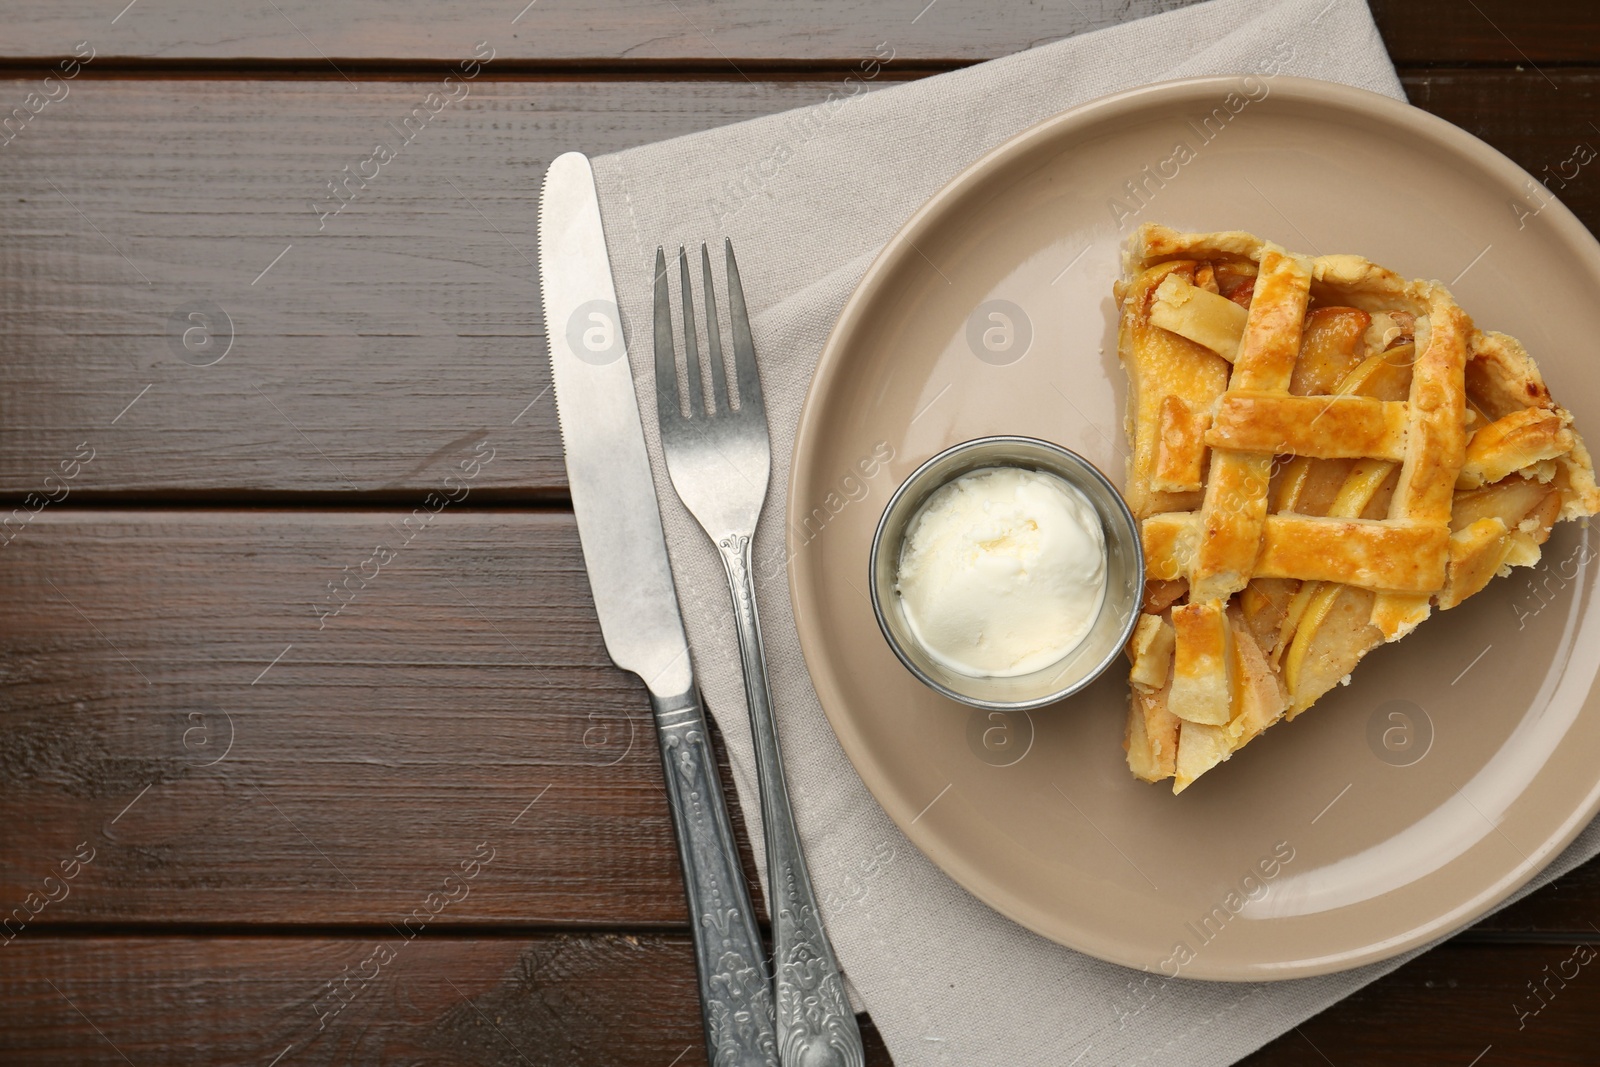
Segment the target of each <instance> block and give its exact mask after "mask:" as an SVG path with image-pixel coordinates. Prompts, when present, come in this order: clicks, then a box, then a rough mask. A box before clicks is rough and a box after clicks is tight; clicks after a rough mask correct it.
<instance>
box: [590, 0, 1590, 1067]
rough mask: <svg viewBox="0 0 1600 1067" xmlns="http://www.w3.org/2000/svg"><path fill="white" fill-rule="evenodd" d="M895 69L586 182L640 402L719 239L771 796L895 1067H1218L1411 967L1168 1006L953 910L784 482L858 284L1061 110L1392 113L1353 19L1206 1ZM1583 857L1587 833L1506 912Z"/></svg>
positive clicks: (1179, 997) (688, 555)
mask: <svg viewBox="0 0 1600 1067" xmlns="http://www.w3.org/2000/svg"><path fill="white" fill-rule="evenodd" d="M1073 6H1074V7H1076V5H1073ZM1080 10H1081V9H1080ZM893 50H894V42H893V41H885V42H883V43H881V44H879V45H877V46H876V47H875V48H874V49H873V50H871V51H870V52H867V53H865V54H863V56H862V57H861V65H860V70H861V72H862V73H861V75H858V76H854V77H852V78H848V79H841V82H840V84H839V85H838V86H837V87H836V89H835V91H833V92H831V93H829V94H828V96H827V97H826V99H824V100H822V101H820V102H819V103H817V104H816V105H814V106H812V107H809V108H802V109H799V110H798V111H792V112H788V113H784V114H779V115H773V116H769V117H766V118H760V119H755V120H752V121H748V122H742V123H738V124H736V125H732V126H727V127H723V128H721V129H715V130H710V131H707V132H704V133H698V134H692V135H690V136H687V137H680V138H677V139H675V140H671V141H666V142H663V143H660V144H654V145H647V146H644V147H641V148H635V149H630V150H628V151H625V152H619V153H616V154H613V155H609V156H603V157H600V158H598V159H596V160H594V171H595V177H596V182H597V184H598V187H599V191H600V203H601V213H602V216H603V218H604V222H605V230H606V241H607V245H608V247H609V250H610V254H611V265H612V273H613V275H614V278H615V281H616V287H617V292H618V294H619V295H620V297H621V301H622V315H623V321H624V328H625V331H626V336H627V341H628V347H629V351H630V357H631V358H632V360H633V362H634V370H635V376H636V379H637V380H638V381H640V382H645V383H648V382H650V381H651V380H652V375H653V373H654V371H653V368H652V362H653V356H652V348H651V343H650V341H649V323H650V322H651V306H650V291H651V280H652V269H653V262H654V255H655V249H656V246H657V245H664V246H667V247H669V248H670V247H673V246H676V245H678V244H680V243H681V244H683V245H686V246H690V247H692V246H693V245H695V244H698V243H699V242H701V241H714V240H715V239H716V238H718V237H721V236H728V237H731V238H732V239H733V241H734V244H735V245H736V246H737V247H738V249H739V251H740V254H741V257H740V263H739V266H740V271H741V274H742V276H743V279H744V287H745V291H746V293H747V295H748V297H749V300H750V308H751V318H752V328H753V331H754V334H755V341H756V348H757V350H758V352H759V353H760V357H761V370H762V379H763V383H764V388H765V393H766V405H767V418H768V421H769V423H770V427H771V432H772V456H773V477H772V482H771V490H770V492H769V495H768V498H767V501H766V507H765V511H764V512H763V517H762V521H761V527H760V530H759V531H758V533H757V535H756V543H755V555H756V559H757V561H758V565H757V571H758V576H759V577H758V581H759V588H758V598H759V602H760V608H761V612H762V618H763V624H764V631H765V637H766V645H767V656H768V660H769V669H770V675H771V683H772V689H773V695H774V700H775V704H776V707H777V709H778V713H779V718H780V724H779V726H780V734H781V737H782V742H783V751H784V757H785V761H786V763H787V770H788V779H789V789H790V792H791V795H792V798H793V804H794V809H795V812H796V816H797V819H798V821H799V826H800V834H801V837H802V839H803V842H804V845H805V849H806V854H807V857H808V858H809V861H810V866H811V874H812V878H813V881H814V882H815V885H816V888H817V892H818V895H819V897H820V898H821V899H822V902H823V913H824V917H825V919H826V921H827V924H828V929H829V932H830V935H831V937H832V939H833V944H834V947H835V949H836V950H837V952H838V955H839V959H840V961H841V963H842V965H843V967H844V969H845V971H846V972H847V975H848V977H849V980H850V983H851V986H852V988H853V990H854V992H855V993H856V995H857V996H858V997H859V999H860V1001H861V1002H862V1003H864V1004H865V1006H866V1007H867V1009H868V1010H870V1012H871V1014H872V1018H873V1020H874V1022H875V1023H876V1025H877V1027H878V1029H879V1030H880V1031H881V1032H882V1034H883V1037H884V1040H885V1041H886V1042H887V1044H888V1047H889V1049H890V1052H891V1053H892V1054H893V1056H894V1061H895V1063H896V1064H898V1065H900V1067H922V1065H934V1064H942V1065H948V1064H959V1065H962V1067H969V1065H984V1064H996V1065H1004V1067H1026V1065H1032V1064H1038V1065H1041V1067H1044V1065H1048V1067H1063V1065H1067V1064H1072V1065H1076V1067H1090V1065H1093V1064H1120V1065H1130V1064H1168V1063H1185V1064H1228V1063H1232V1062H1233V1061H1235V1060H1236V1059H1238V1058H1239V1057H1241V1056H1243V1055H1245V1054H1246V1053H1248V1052H1250V1051H1251V1050H1253V1049H1255V1048H1257V1047H1258V1046H1260V1045H1262V1044H1263V1043H1265V1042H1266V1041H1268V1040H1270V1039H1272V1038H1273V1037H1275V1036H1276V1035H1278V1034H1280V1033H1282V1032H1283V1031H1285V1030H1287V1029H1289V1028H1290V1027H1292V1026H1294V1025H1296V1024H1298V1023H1299V1022H1301V1021H1302V1020H1304V1019H1306V1018H1307V1017H1309V1016H1311V1015H1313V1014H1315V1013H1316V1012H1318V1011H1321V1010H1322V1009H1323V1008H1326V1007H1327V1006H1328V1005H1330V1004H1332V1003H1334V1002H1335V1001H1337V1000H1339V999H1341V998H1343V997H1345V996H1346V995H1348V994H1349V993H1351V992H1352V991H1354V990H1356V989H1358V988H1359V987H1361V986H1362V985H1364V984H1366V983H1367V982H1370V981H1372V980H1373V979H1374V978H1376V977H1378V976H1379V975H1382V974H1384V973H1387V972H1388V971H1390V970H1392V969H1394V968H1395V967H1397V966H1399V965H1400V964H1401V963H1402V962H1404V961H1405V960H1406V959H1409V958H1411V955H1416V953H1412V954H1410V955H1407V956H1405V957H1401V958H1400V959H1396V960H1392V961H1389V962H1386V963H1382V964H1376V965H1372V966H1368V967H1363V968H1360V969H1358V970H1354V971H1348V972H1345V973H1342V974H1338V975H1332V976H1328V977H1322V978H1308V979H1299V980H1294V981H1287V982H1276V983H1258V984H1231V983H1211V982H1199V981H1191V980H1184V979H1176V980H1163V979H1158V978H1155V977H1154V976H1151V975H1147V974H1144V973H1141V972H1136V971H1131V970H1127V969H1125V968H1122V967H1119V966H1116V965H1114V964H1110V963H1104V962H1102V961H1099V960H1096V959H1093V958H1091V957H1089V956H1085V955H1083V954H1081V953H1078V952H1074V951H1072V950H1070V949H1067V948H1063V947H1061V946H1059V945H1056V944H1054V943H1053V942H1050V941H1047V940H1045V939H1043V938H1040V937H1038V936H1036V935H1035V934H1032V933H1030V932H1029V931H1027V930H1025V929H1024V928H1022V927H1021V926H1018V925H1016V924H1014V923H1012V922H1011V921H1010V920H1008V919H1005V918H1003V917H1002V916H1000V915H999V914H997V913H996V912H994V911H992V910H990V909H989V908H988V907H987V906H986V905H984V904H982V903H980V902H979V901H978V900H976V899H975V898H973V897H972V896H970V895H969V894H968V893H967V892H966V891H965V890H963V889H962V888H961V887H960V886H958V885H956V884H955V883H954V882H953V881H951V880H950V879H949V878H948V877H947V876H946V875H945V874H943V873H942V872H941V871H940V870H939V869H938V868H937V867H935V866H934V865H933V864H932V863H931V862H930V861H928V860H927V859H926V858H925V857H924V856H923V855H922V854H921V853H920V852H919V851H918V850H917V849H916V847H915V846H913V845H912V844H911V843H910V842H909V841H908V840H907V839H906V838H905V837H904V836H903V835H902V834H901V833H900V831H899V830H898V828H896V826H895V825H894V823H893V822H892V821H891V820H890V819H889V818H888V816H887V815H885V814H884V812H883V810H882V809H881V808H880V807H879V806H878V804H877V802H876V801H875V800H874V799H873V798H872V796H871V794H870V793H869V792H868V791H867V789H866V786H865V785H864V784H863V783H862V781H861V780H860V778H859V777H857V775H856V773H855V771H854V769H853V768H852V767H851V765H850V762H849V760H848V759H847V758H846V756H845V754H844V752H843V751H842V750H841V749H840V748H839V745H838V742H837V741H836V740H835V738H834V736H833V733H832V731H831V730H830V729H829V727H828V722H827V719H826V717H825V716H824V714H823V712H822V709H821V707H820V706H819V704H818V702H817V697H816V694H815V692H814V691H813V689H812V686H811V681H810V677H809V676H808V674H807V672H806V666H805V663H804V661H803V660H802V658H801V654H800V647H799V641H798V637H797V636H796V632H795V626H794V620H793V614H792V606H791V604H790V600H789V590H788V586H787V577H786V574H785V570H784V567H783V566H782V561H783V560H784V559H785V546H784V529H785V525H786V523H785V518H786V516H785V496H786V493H787V487H788V481H789V466H790V463H789V460H790V455H791V452H792V450H793V446H794V435H795V428H796V425H797V423H798V420H799V415H800V408H801V405H802V403H803V402H804V399H805V395H806V391H807V388H808V387H809V385H810V382H811V377H812V372H813V370H814V369H815V367H816V362H817V359H818V357H819V355H820V354H821V351H822V347H823V344H824V342H825V340H826V338H827V335H828V333H829V331H830V330H831V329H832V327H833V323H834V321H835V319H836V318H837V316H838V314H839V311H840V310H841V308H842V307H843V305H844V303H845V300H846V299H847V298H848V297H849V295H850V293H851V292H852V290H853V289H854V288H855V285H856V283H857V281H858V280H859V279H860V277H861V275H862V273H863V272H864V271H865V269H866V268H867V266H868V264H869V263H870V262H871V260H872V258H873V257H874V256H875V255H876V254H877V252H878V250H879V249H880V248H882V247H883V245H884V243H885V242H887V241H888V240H889V238H890V237H892V236H893V235H894V233H895V232H896V231H897V230H898V229H899V227H900V226H901V224H902V223H903V222H904V221H905V220H906V219H907V218H908V217H910V215H911V214H912V212H913V211H915V210H916V208H917V207H918V206H920V205H921V204H922V202H923V201H924V200H926V199H927V198H928V197H929V196H931V195H932V194H933V193H934V192H936V191H937V190H938V189H939V188H940V187H942V186H943V185H944V184H945V183H946V182H948V181H949V180H950V179H951V178H953V177H954V176H955V175H957V174H958V173H960V172H961V171H962V170H963V169H965V168H966V167H967V166H968V165H970V164H971V163H972V162H974V161H975V160H977V159H978V158H979V157H980V156H981V155H983V154H984V153H985V152H987V151H988V150H990V149H992V148H994V147H996V146H998V145H1000V144H1002V143H1003V142H1005V141H1006V140H1008V139H1009V138H1010V137H1012V136H1013V135H1015V134H1017V133H1019V132H1020V131H1022V130H1024V129H1026V128H1027V127H1029V126H1031V125H1033V124H1035V123H1037V122H1039V121H1041V120H1043V119H1045V118H1048V117H1050V116H1051V115H1054V114H1056V113H1057V112H1060V111H1062V110H1065V109H1066V108H1070V107H1073V106H1075V105H1077V104H1081V103H1084V102H1086V101H1088V100H1092V99H1094V98H1096V97H1099V96H1103V95H1106V94H1108V93H1113V92H1117V91H1119V90H1123V89H1129V88H1133V87H1135V86H1139V85H1144V84H1148V83H1151V82H1155V81H1163V80H1167V79H1172V78H1182V77H1190V76H1198V75H1208V74H1262V73H1264V72H1269V73H1283V74H1293V75H1301V76H1305V77H1311V78H1321V79H1325V80H1329V81H1340V82H1345V83H1348V84H1350V85H1354V86H1358V87H1360V88H1364V89H1369V90H1373V91H1376V92H1380V93H1385V94H1387V95H1389V96H1392V97H1395V98H1397V99H1404V96H1403V93H1402V91H1401V88H1400V83H1399V80H1398V79H1397V78H1396V77H1395V72H1394V68H1393V66H1392V65H1391V63H1390V62H1389V59H1388V56H1387V54H1386V52H1385V51H1384V47H1383V42H1382V40H1381V39H1380V38H1379V36H1378V32H1377V29H1376V27H1375V26H1374V25H1373V22H1372V17H1371V14H1370V12H1369V11H1368V10H1367V7H1366V5H1365V4H1364V3H1363V2H1362V0H1212V2H1210V3H1203V4H1198V5H1195V6H1191V7H1186V8H1183V9H1180V10H1177V11H1173V12H1170V13H1167V14H1162V15H1156V16H1152V17H1150V18H1145V19H1140V20H1138V21H1135V22H1130V23H1125V24H1123V25H1119V26H1113V27H1111V28H1108V29H1103V30H1098V31H1095V32H1092V33H1086V34H1082V35H1080V36H1077V37H1071V38H1068V39H1066V40H1063V41H1059V42H1056V43H1054V44H1050V45H1046V46H1043V47H1040V48H1035V49H1033V50H1031V51H1027V52H1023V53H1019V54H1017V55H1013V56H1009V57H1007V58H1004V59H999V60H994V61H992V62H988V63H983V64H979V65H977V66H974V67H970V68H967V69H964V70H960V71H955V72H952V73H949V74H943V75H939V76H937V77H933V78H928V79H925V80H922V81H917V82H911V83H908V84H903V85H898V86H895V87H893V88H886V89H877V90H873V91H865V90H864V86H865V84H866V82H867V81H870V76H871V75H874V74H876V73H877V71H878V70H879V69H881V68H882V67H883V66H885V65H887V66H888V67H890V68H891V69H892V67H893V59H892V56H893ZM630 327H631V329H630ZM639 403H640V411H641V414H642V416H643V420H644V425H645V436H646V438H647V439H648V441H649V445H650V450H651V458H652V462H653V463H654V464H655V467H656V470H655V473H656V484H657V488H658V496H659V497H660V501H661V510H662V519H663V524H664V526H665V529H666V534H667V540H668V543H669V548H670V552H671V556H672V567H673V572H674V574H675V576H676V579H677V585H678V595H679V598H680V599H681V601H682V606H683V614H684V622H685V625H686V627H687V630H688V634H689V642H690V645H691V648H692V651H693V654H694V657H695V665H696V668H697V670H698V673H699V679H700V684H701V687H702V690H703V692H704V694H705V698H706V703H707V705H708V706H709V707H710V708H711V709H713V712H714V713H715V714H716V717H717V722H718V725H719V726H720V727H721V729H722V733H723V736H724V738H725V739H726V743H727V747H728V751H729V758H730V761H731V763H732V765H733V770H734V778H735V784H736V787H737V790H738V795H739V802H740V804H741V806H742V807H743V810H744V816H745V819H746V820H747V821H748V822H749V824H750V825H751V828H752V843H753V844H754V847H755V849H756V852H757V858H758V861H762V862H764V861H763V860H762V857H761V852H762V837H761V834H760V831H759V827H760V803H759V794H758V793H757V789H756V771H755V761H754V756H753V749H752V746H751V741H750V727H749V722H748V718H747V715H746V708H745V701H744V689H743V682H742V676H741V673H740V667H739V656H738V645H737V640H736V636H735V633H734V629H733V622H732V616H731V611H730V603H729V599H728V594H727V587H726V583H725V580H724V577H723V572H722V566H721V564H720V562H719V560H718V559H717V556H716V554H715V551H714V549H713V548H712V546H711V544H710V542H709V541H708V540H707V539H706V537H705V535H704V533H703V532H702V531H701V529H700V527H699V526H698V525H697V524H696V522H695V520H694V518H693V517H692V516H690V515H689V514H688V513H687V512H686V511H685V510H684V509H683V507H682V505H681V504H680V502H679V501H678V499H677V496H676V495H675V494H674V492H673V491H672V488H671V483H670V482H669V481H668V479H667V475H666V468H665V465H664V463H663V462H662V459H661V452H660V440H659V435H658V433H657V430H656V417H655V407H654V404H655V398H654V392H653V390H651V389H648V388H646V389H641V390H640V391H639ZM763 561H777V562H776V565H769V564H766V563H764V562H763ZM1597 851H1600V831H1597V830H1596V828H1595V827H1590V828H1589V829H1588V830H1586V831H1585V832H1584V833H1583V834H1582V835H1581V836H1580V837H1579V838H1578V839H1577V841H1576V842H1574V843H1573V845H1572V846H1571V847H1570V848H1568V849H1567V850H1566V851H1565V852H1564V853H1563V854H1562V855H1561V856H1560V857H1559V858H1558V859H1557V860H1556V861H1555V862H1554V863H1552V864H1551V865H1550V866H1549V867H1548V868H1547V869H1546V870H1545V871H1544V872H1543V873H1542V874H1541V875H1540V876H1539V877H1538V878H1537V879H1535V880H1534V882H1533V883H1532V885H1530V886H1529V887H1528V888H1527V889H1526V890H1524V892H1528V891H1531V890H1532V889H1533V888H1535V887H1537V886H1539V885H1543V884H1544V883H1545V882H1547V881H1549V880H1550V879H1551V878H1554V877H1556V876H1558V875H1560V874H1562V873H1564V872H1566V871H1567V870H1570V869H1571V868H1572V867H1574V866H1576V865H1577V864H1579V863H1581V862H1583V861H1584V860H1587V859H1589V858H1590V857H1592V856H1593V855H1595V854H1596V852H1597ZM1418 951H1419V952H1420V951H1422V950H1418Z"/></svg>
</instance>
